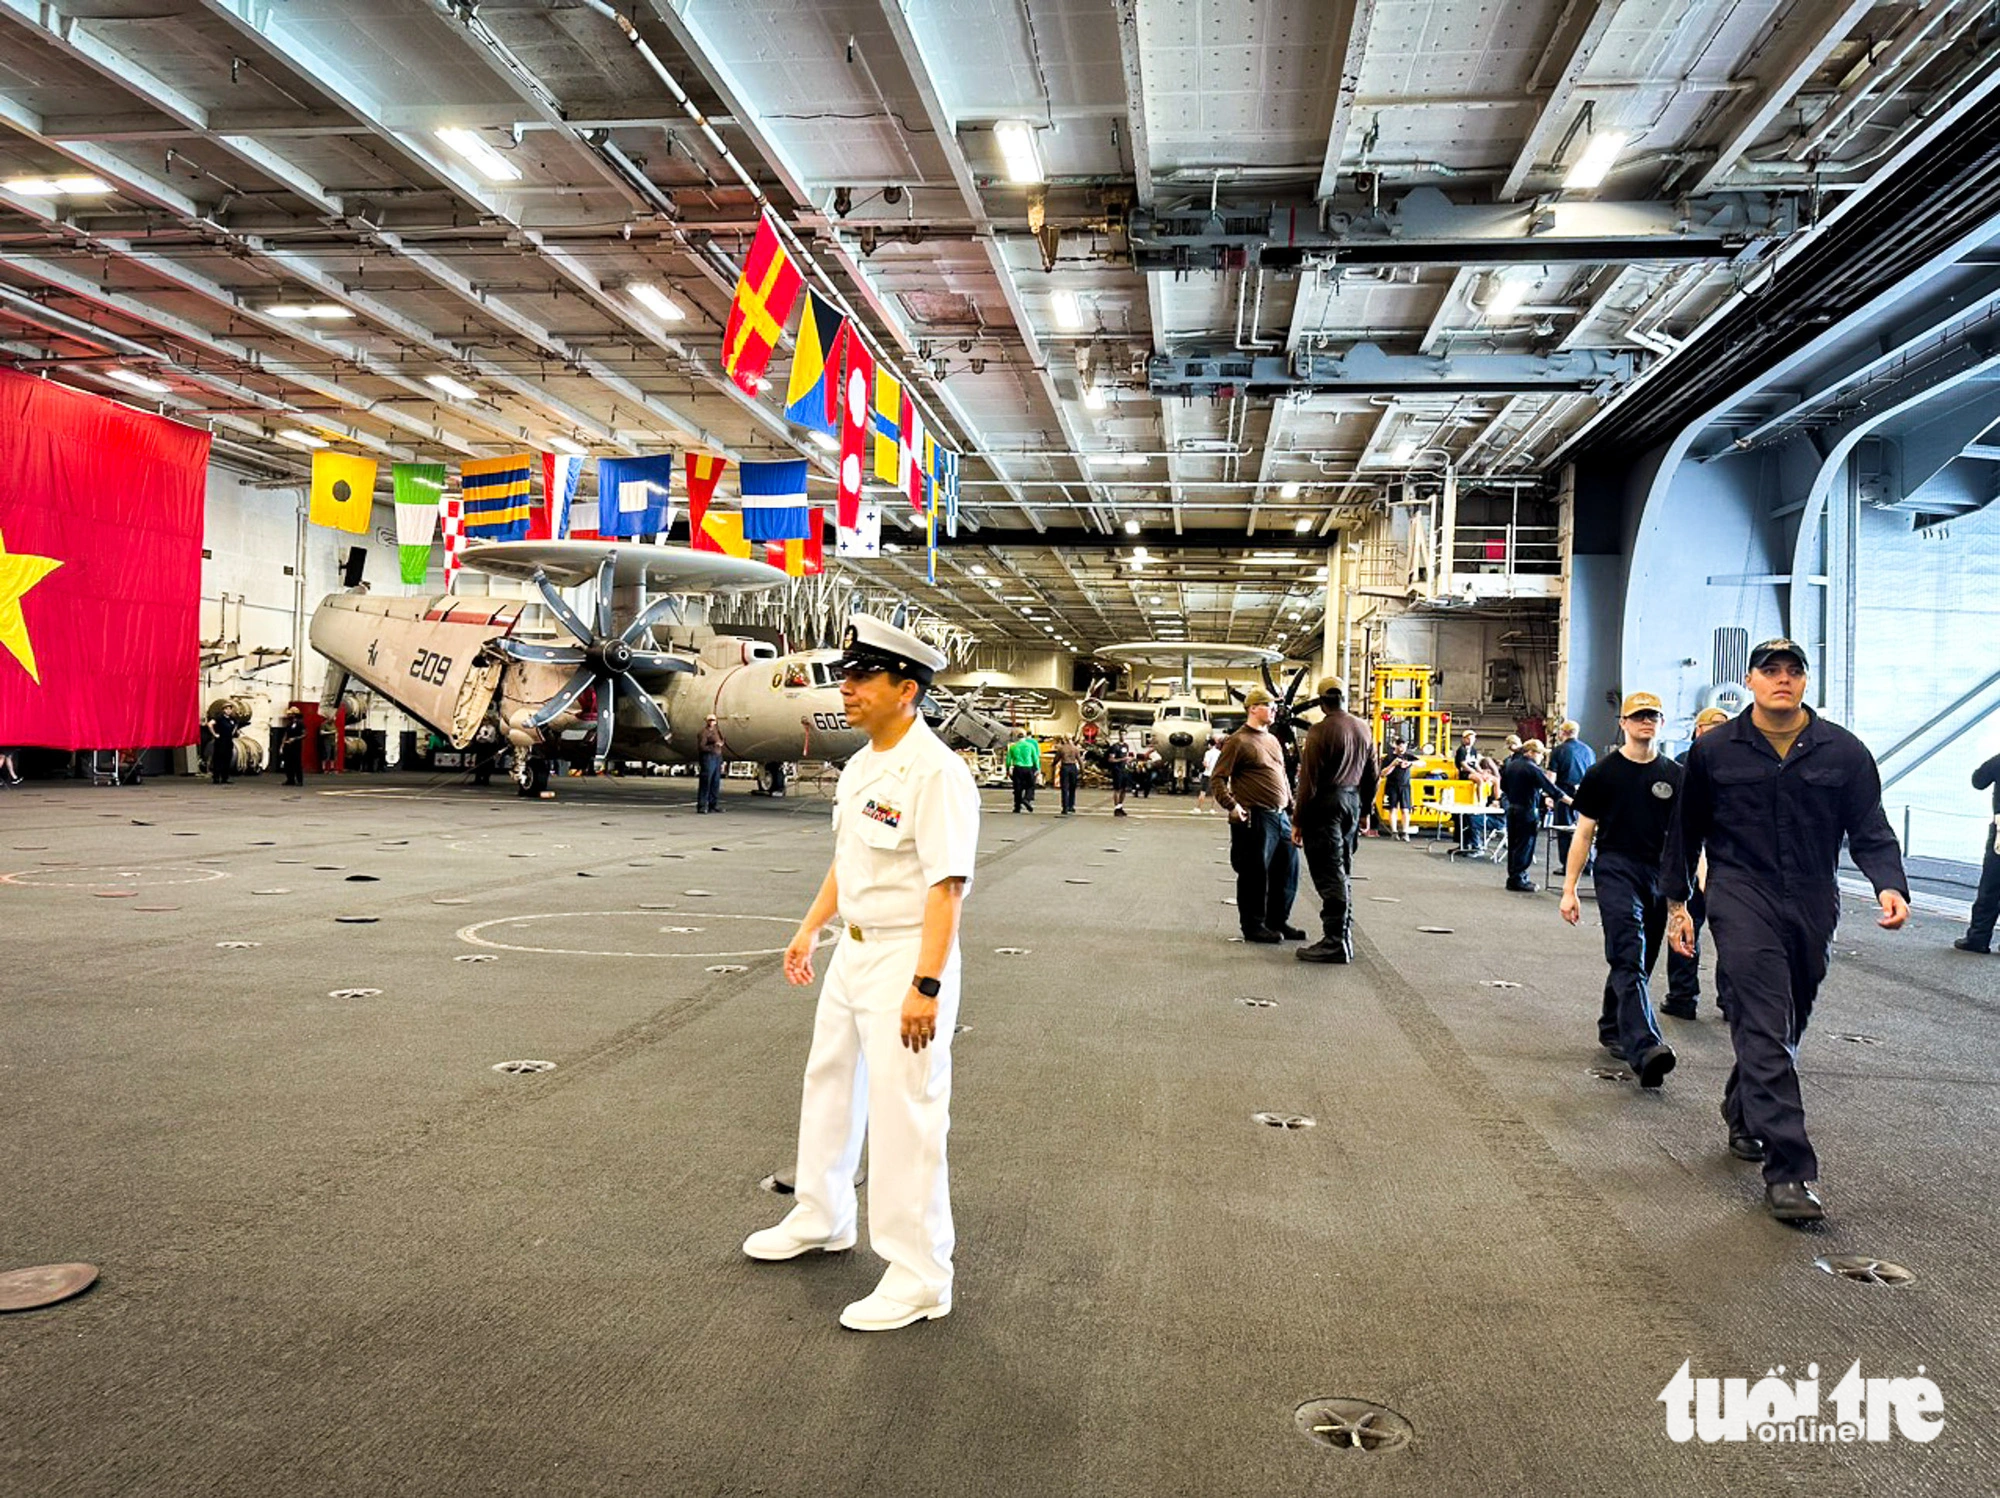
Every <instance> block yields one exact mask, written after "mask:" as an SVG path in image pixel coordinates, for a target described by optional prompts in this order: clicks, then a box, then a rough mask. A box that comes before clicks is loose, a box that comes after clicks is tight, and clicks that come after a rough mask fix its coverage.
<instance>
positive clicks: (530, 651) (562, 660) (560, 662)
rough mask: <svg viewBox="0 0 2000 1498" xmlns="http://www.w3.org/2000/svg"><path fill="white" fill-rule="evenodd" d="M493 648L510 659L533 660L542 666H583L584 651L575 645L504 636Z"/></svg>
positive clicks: (495, 642) (494, 643)
mask: <svg viewBox="0 0 2000 1498" xmlns="http://www.w3.org/2000/svg"><path fill="white" fill-rule="evenodd" d="M493 648H494V649H495V650H498V651H499V652H500V653H501V654H502V655H504V656H506V657H507V659H508V660H510V661H532V662H534V663H535V664H536V665H541V666H581V665H582V664H583V652H582V651H581V650H579V649H578V648H577V647H576V646H574V645H540V644H537V643H535V642H534V641H532V640H515V639H510V638H507V637H506V636H502V637H501V638H500V639H497V640H495V641H494V642H493Z"/></svg>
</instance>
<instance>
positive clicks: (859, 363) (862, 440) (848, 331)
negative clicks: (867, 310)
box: [834, 321, 875, 530]
mask: <svg viewBox="0 0 2000 1498" xmlns="http://www.w3.org/2000/svg"><path fill="white" fill-rule="evenodd" d="M841 340H842V342H843V344H844V345H845V348H846V352H845V354H844V355H843V356H842V359H841V363H842V366H843V368H844V369H845V371H846V373H845V376H844V378H843V385H844V388H845V391H846V393H845V395H844V396H843V397H842V399H841V413H840V498H839V501H838V503H837V505H836V507H835V509H834V518H835V519H836V520H837V521H838V522H839V525H840V528H841V529H842V530H853V529H854V524H855V522H856V521H857V520H859V519H860V518H861V481H862V477H863V474H864V463H865V459H864V457H863V455H864V454H865V453H866V452H867V451H868V392H869V391H871V390H873V389H874V388H875V361H874V359H872V358H871V357H869V353H868V345H867V344H865V343H863V342H862V341H861V334H860V333H859V332H858V331H857V330H856V329H855V326H854V324H853V323H852V322H851V321H850V322H849V323H848V324H847V326H846V327H844V328H843V329H841Z"/></svg>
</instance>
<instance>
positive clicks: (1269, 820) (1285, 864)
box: [1229, 808, 1299, 936]
mask: <svg viewBox="0 0 2000 1498" xmlns="http://www.w3.org/2000/svg"><path fill="white" fill-rule="evenodd" d="M1229 866H1230V867H1231V868H1233V869H1234V870H1235V871H1236V918H1237V920H1238V921H1240V922H1241V923H1242V926H1243V934H1244V935H1245V936H1248V935H1249V934H1250V933H1251V932H1253V931H1255V930H1258V929H1259V928H1260V927H1261V928H1262V929H1264V930H1268V931H1276V930H1278V929H1279V928H1280V927H1282V926H1284V925H1286V924H1287V923H1288V922H1289V921H1290V919H1291V914H1292V897H1293V896H1294V895H1296V894H1297V893H1298V891H1299V850H1298V849H1297V848H1294V847H1293V846H1292V819H1291V817H1289V816H1288V815H1286V814H1285V813H1284V812H1282V811H1259V810H1256V809H1254V808H1253V809H1251V810H1250V820H1249V821H1247V822H1238V821H1236V820H1234V819H1233V818H1232V819H1231V821H1230V823H1229Z"/></svg>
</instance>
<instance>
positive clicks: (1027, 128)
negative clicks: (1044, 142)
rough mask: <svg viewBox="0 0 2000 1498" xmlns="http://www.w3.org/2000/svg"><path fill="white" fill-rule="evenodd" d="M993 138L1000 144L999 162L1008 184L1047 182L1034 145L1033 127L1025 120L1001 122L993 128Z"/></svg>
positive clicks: (1039, 153)
mask: <svg viewBox="0 0 2000 1498" xmlns="http://www.w3.org/2000/svg"><path fill="white" fill-rule="evenodd" d="M993 138H994V140H996V141H998V142H999V144H1000V160H1001V162H1002V163H1003V164H1004V166H1005V167H1006V171H1007V180H1008V181H1009V182H1046V181H1048V180H1049V174H1048V172H1047V171H1046V170H1045V169H1044V168H1043V166H1042V153H1041V149H1040V147H1038V146H1037V145H1036V144H1035V127H1034V126H1033V125H1030V124H1029V123H1028V122H1027V121H1026V120H1001V121H1000V122H999V123H998V124H996V125H994V127H993Z"/></svg>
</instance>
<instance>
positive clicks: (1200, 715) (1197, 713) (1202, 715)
mask: <svg viewBox="0 0 2000 1498" xmlns="http://www.w3.org/2000/svg"><path fill="white" fill-rule="evenodd" d="M1187 715H1188V716H1189V717H1190V718H1192V719H1194V720H1195V722H1197V723H1206V722H1207V721H1208V709H1207V708H1205V707H1191V708H1189V709H1188V710H1187Z"/></svg>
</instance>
